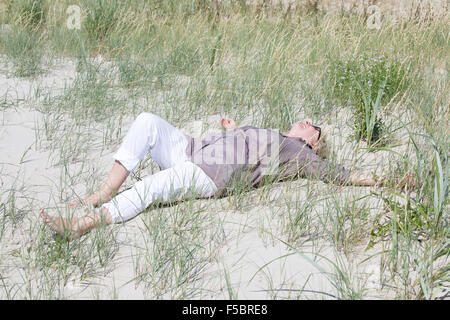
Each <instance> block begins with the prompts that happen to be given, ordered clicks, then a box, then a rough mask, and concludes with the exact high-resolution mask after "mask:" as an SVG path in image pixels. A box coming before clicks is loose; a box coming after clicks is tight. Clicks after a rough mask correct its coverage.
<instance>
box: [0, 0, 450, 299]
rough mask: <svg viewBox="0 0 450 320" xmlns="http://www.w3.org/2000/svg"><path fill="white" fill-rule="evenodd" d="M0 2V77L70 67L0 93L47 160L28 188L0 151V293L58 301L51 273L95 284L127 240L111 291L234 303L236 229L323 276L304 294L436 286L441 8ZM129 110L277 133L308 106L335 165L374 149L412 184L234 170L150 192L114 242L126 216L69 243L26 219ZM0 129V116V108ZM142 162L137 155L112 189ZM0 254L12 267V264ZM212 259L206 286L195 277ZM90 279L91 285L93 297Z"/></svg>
mask: <svg viewBox="0 0 450 320" xmlns="http://www.w3.org/2000/svg"><path fill="white" fill-rule="evenodd" d="M0 4H2V6H0V10H1V11H0V21H1V23H2V26H4V25H8V26H9V27H8V28H6V27H5V28H2V29H0V55H1V63H2V64H3V66H2V67H1V72H0V73H1V76H2V77H4V78H5V79H18V80H20V81H31V80H32V79H38V80H37V81H38V82H39V81H40V80H39V79H42V78H43V77H46V76H48V75H49V74H51V72H52V71H51V70H52V68H53V67H54V65H55V63H56V62H55V61H57V60H58V59H69V60H70V61H72V62H73V63H74V64H75V66H76V72H75V74H74V77H73V79H72V81H71V82H70V83H69V84H67V85H64V87H62V88H60V90H59V91H58V92H57V93H56V92H47V93H45V92H44V86H43V85H42V90H41V89H39V90H37V91H35V94H34V95H33V94H30V96H28V98H27V99H22V98H20V99H19V98H17V99H14V98H11V95H10V93H9V92H8V91H6V92H5V93H4V96H3V97H2V96H0V111H1V112H13V111H12V110H14V109H16V108H17V107H24V106H25V107H26V108H27V109H28V110H33V111H36V112H39V114H40V115H41V118H40V121H37V122H36V125H35V126H36V128H35V129H34V134H35V141H36V144H35V147H34V149H33V150H32V152H36V154H39V153H40V152H41V153H44V152H47V153H48V161H47V162H46V169H45V170H56V171H57V172H58V173H56V174H55V173H52V174H53V175H52V177H50V178H49V179H48V180H47V181H42V182H41V184H40V185H49V186H51V189H52V192H51V194H47V195H45V198H42V197H44V196H42V195H40V196H39V197H41V198H38V196H36V195H35V194H34V193H35V190H39V188H40V185H35V184H32V183H31V182H27V181H26V180H24V179H23V177H22V173H21V171H20V170H16V171H15V169H14V170H12V169H10V168H12V167H13V166H11V165H10V164H9V161H10V160H8V159H6V158H5V159H1V160H0V172H1V173H2V176H3V177H4V178H3V179H4V180H5V184H4V183H3V182H2V184H1V188H2V190H1V191H2V192H1V198H0V200H1V203H0V214H1V217H0V242H1V243H2V246H3V247H4V248H5V249H2V254H1V256H0V262H1V264H2V266H1V267H0V279H1V282H0V296H1V297H5V298H8V299H18V298H19V299H20V298H26V299H65V298H71V297H73V296H71V290H72V289H71V290H69V289H68V286H71V285H72V284H73V283H76V284H78V285H80V284H86V283H88V284H87V286H89V284H90V283H92V287H93V288H97V289H98V288H99V287H95V282H96V280H97V279H103V280H105V278H107V277H108V274H110V273H111V272H112V271H111V270H113V269H114V264H115V263H116V260H117V257H116V252H117V251H119V248H122V247H127V248H128V247H130V248H131V249H130V250H131V251H132V252H133V255H132V256H130V257H128V258H129V260H130V262H131V263H132V264H133V267H132V268H131V269H132V273H133V275H132V276H130V278H129V279H128V282H126V283H125V284H122V285H118V286H117V287H116V284H114V287H113V288H110V292H108V294H111V295H112V296H114V297H122V295H121V294H120V290H121V289H120V288H122V287H124V286H126V285H127V284H130V283H132V284H133V286H134V287H139V288H141V287H142V288H144V289H143V291H145V292H146V294H145V298H150V299H162V298H170V299H189V298H198V297H209V296H211V297H215V298H217V297H221V298H225V299H237V298H243V297H244V295H243V291H242V290H244V289H243V288H244V286H243V285H239V284H236V283H238V281H239V277H240V276H241V275H239V276H237V275H235V274H233V268H232V266H230V264H229V263H224V261H223V260H224V259H226V255H225V257H224V254H223V253H222V252H221V248H223V247H224V246H225V243H227V241H230V242H232V239H237V240H236V241H238V240H239V239H243V238H245V235H246V232H248V230H249V228H250V229H251V228H254V229H255V230H257V232H256V234H257V235H258V237H259V238H258V239H259V240H261V241H262V242H264V243H265V244H267V243H272V244H273V243H277V244H278V245H280V246H283V247H284V248H286V250H288V251H289V254H292V256H293V257H295V256H297V258H300V259H303V260H304V261H306V263H307V264H310V265H311V266H313V268H315V270H316V271H319V273H323V274H324V276H325V278H326V279H328V280H329V282H330V284H331V287H330V288H331V289H330V292H327V294H322V295H321V294H319V295H318V297H320V298H337V299H365V298H369V297H370V298H374V297H375V298H384V297H386V296H387V297H389V298H393V299H435V298H439V297H442V296H445V295H446V294H445V293H442V292H443V290H445V288H447V290H448V282H449V280H450V275H449V271H448V270H449V264H448V255H449V251H448V237H449V226H448V221H449V206H448V205H449V203H448V176H449V174H448V173H449V171H448V170H449V163H448V147H449V140H448V137H449V127H448V123H449V119H450V113H449V105H448V101H450V99H449V98H450V97H449V92H450V90H449V78H448V77H449V76H448V67H449V66H448V61H447V60H448V56H449V55H450V52H449V47H450V46H449V32H448V31H449V28H448V25H447V23H446V20H445V17H447V18H448V12H447V11H445V12H444V15H443V16H440V17H428V16H425V18H418V17H417V16H414V17H410V18H409V19H407V20H404V21H402V22H398V21H390V20H389V19H388V18H386V19H384V20H382V24H381V27H380V28H379V29H371V28H368V27H367V16H364V15H360V14H357V13H350V12H340V13H332V12H326V11H322V10H319V9H318V6H317V5H311V6H310V7H308V8H306V9H305V8H292V7H289V8H288V7H281V8H280V7H278V6H274V7H271V6H263V5H256V6H254V5H249V4H246V2H245V1H239V2H231V3H229V2H217V1H169V0H168V1H159V0H158V1H144V0H133V1H130V2H129V3H128V4H127V6H124V5H123V4H122V2H121V1H102V0H78V1H59V2H53V1H45V0H41V1H31V0H27V1H26V0H21V1H6V2H3V3H0ZM69 5H77V6H78V7H79V8H80V14H81V20H80V21H81V25H80V29H76V28H75V29H70V28H68V27H67V24H66V23H67V19H68V17H69V16H70V17H72V16H71V15H72V14H73V13H68V12H67V8H68V6H69ZM2 79H3V78H2ZM5 81H6V80H5ZM39 85H40V84H38V88H41V87H39ZM2 92H3V91H2ZM30 101H31V102H30ZM141 112H153V113H155V114H157V115H159V116H161V117H163V118H164V119H166V120H167V121H169V122H171V123H172V124H174V125H175V126H177V127H179V128H184V127H186V124H187V123H189V122H193V121H198V120H202V121H203V120H204V119H205V118H207V117H209V116H215V115H221V116H224V115H227V116H229V117H233V118H234V119H235V120H236V122H238V123H242V122H245V124H249V125H254V126H259V127H265V128H272V129H277V130H279V131H280V132H286V131H288V130H289V127H290V125H291V124H292V123H293V122H295V121H300V120H302V119H305V118H307V119H312V121H313V123H317V124H319V125H323V127H324V128H326V129H329V130H330V133H329V134H331V135H335V136H337V135H342V139H341V138H339V137H335V138H336V139H341V140H339V141H340V142H341V143H342V145H344V144H346V145H350V146H351V147H350V148H340V147H339V146H331V154H330V160H331V161H338V160H345V165H346V166H347V167H349V168H350V169H356V168H357V169H362V170H365V165H366V164H365V163H364V159H367V158H368V157H373V158H375V159H376V158H377V157H378V158H380V159H388V158H389V161H384V162H383V161H381V160H380V161H379V162H378V168H377V170H381V172H384V173H386V174H388V175H391V176H397V177H402V176H405V175H407V174H412V175H413V176H414V177H415V178H416V179H417V181H418V182H419V186H418V187H417V188H415V189H411V187H407V188H406V189H400V188H399V186H396V185H395V184H394V183H393V184H392V185H390V186H386V187H383V188H379V189H370V188H364V187H363V188H361V187H351V186H350V187H337V186H327V185H325V184H323V183H322V182H317V181H306V180H303V179H297V180H293V181H283V182H279V181H268V182H267V184H265V185H264V186H262V187H260V188H257V189H256V190H249V188H248V186H247V185H246V184H245V183H239V181H238V182H236V183H235V185H234V192H233V193H232V194H231V195H230V196H228V197H224V198H221V199H214V200H211V199H208V200H199V199H194V198H192V197H191V198H189V199H188V200H186V201H185V202H176V203H173V204H172V205H161V206H160V205H159V204H155V205H152V206H151V207H150V208H149V209H147V210H146V211H145V212H144V213H142V215H141V216H140V217H138V218H136V219H135V220H133V221H131V225H132V226H133V227H129V228H130V230H134V231H133V232H135V233H136V234H137V237H138V238H139V239H138V240H135V241H132V242H129V243H127V242H125V241H124V240H123V238H122V235H121V234H120V230H122V228H128V227H126V226H125V227H122V226H120V225H119V226H114V227H102V228H99V229H98V230H95V231H94V232H91V233H90V234H88V235H86V236H84V237H82V238H81V239H78V240H76V241H72V242H68V241H65V240H64V239H55V238H52V234H51V232H50V231H49V230H47V229H46V228H43V226H42V225H41V224H40V222H38V219H37V214H36V213H37V212H38V207H40V206H47V207H53V206H56V205H55V204H58V203H59V204H60V203H61V202H63V203H64V202H67V201H68V199H75V198H77V199H80V198H82V197H83V196H84V194H83V193H86V194H87V193H89V192H93V191H95V190H96V189H98V187H99V186H100V185H101V183H102V181H103V179H104V178H105V174H106V173H107V171H108V169H109V168H110V166H111V165H112V162H107V161H105V160H104V159H105V155H106V157H109V158H108V159H110V158H111V157H110V154H111V153H112V150H113V149H114V148H116V147H117V146H118V145H119V143H120V140H121V138H123V136H124V134H125V133H126V130H127V129H128V125H129V124H130V121H132V120H133V119H134V118H135V117H136V116H137V115H138V114H139V113H141ZM342 119H347V120H345V121H344V120H342ZM1 125H2V126H4V127H5V128H7V126H6V125H7V123H5V121H4V122H3V123H1ZM217 129H218V130H220V129H219V124H217ZM336 139H335V141H336ZM47 153H46V155H47ZM22 158H24V159H25V158H26V157H25V156H23V157H22ZM386 162H387V163H386ZM26 163H27V161H25V160H23V161H22V160H21V161H19V162H18V163H16V164H15V165H17V166H22V165H24V164H26ZM105 163H106V164H105ZM7 170H9V171H7ZM43 170H44V169H43ZM156 170H158V168H157V166H155V163H153V162H152V160H151V159H146V161H145V164H144V163H143V164H142V165H141V166H140V167H139V168H138V170H137V171H136V173H135V174H134V175H133V176H132V177H131V181H129V182H128V185H127V186H129V185H130V184H132V183H133V182H136V181H137V180H139V179H140V178H141V177H143V176H145V175H146V174H149V173H152V172H155V171H156ZM367 170H372V169H367ZM49 172H50V171H49ZM51 172H53V171H51ZM377 172H378V171H377ZM6 173H7V174H6ZM2 181H3V180H2ZM5 185H6V186H5ZM127 186H125V187H127ZM125 187H124V188H125ZM63 211H64V210H63ZM224 212H225V213H226V214H224ZM58 214H61V215H64V212H58ZM255 214H256V215H257V218H254V215H255ZM258 215H259V217H258ZM244 218H246V219H244ZM247 218H248V220H247ZM235 221H239V223H236V222H235ZM240 223H242V224H241V225H239V224H240ZM230 225H237V227H236V229H235V232H236V234H235V238H232V239H227V237H226V236H225V231H224V228H228V227H229V226H230ZM135 229H137V230H135ZM126 230H128V229H126ZM236 230H237V231H236ZM19 234H20V235H21V237H22V238H20V239H19V240H17V239H18V237H19ZM17 243H20V244H21V245H20V246H18V245H17ZM328 246H329V247H331V248H332V249H333V250H331V252H332V253H331V256H328V257H327V259H324V260H321V262H318V261H316V260H310V258H309V256H308V255H306V253H305V252H306V249H305V248H306V247H307V248H308V250H309V249H310V247H312V248H313V249H311V250H310V251H308V252H313V253H314V252H315V253H317V255H318V256H320V255H321V248H322V247H328ZM10 248H13V249H10ZM231 248H234V247H233V246H232V247H231ZM230 250H231V249H230ZM361 255H366V256H367V255H368V256H369V257H368V258H367V257H366V258H360V256H361ZM8 259H11V261H14V264H15V265H18V266H20V268H14V270H13V268H12V267H11V266H10V264H9V263H8V264H6V262H5V261H8ZM361 260H364V261H365V262H367V261H369V262H370V261H372V260H373V261H376V265H377V268H376V270H377V272H379V275H378V276H377V277H375V278H374V279H375V280H376V281H375V282H376V285H375V289H374V290H373V291H370V290H366V289H365V288H364V283H365V281H366V280H367V279H364V277H363V278H358V277H357V274H358V272H359V271H358V270H357V269H358V266H359V263H360V264H361V265H362V264H363V263H362V262H361ZM274 261H275V260H274ZM322 263H323V265H322ZM374 263H375V262H374ZM269 266H270V264H268V265H267V268H261V270H260V272H259V273H257V275H258V276H260V275H261V276H262V278H259V279H260V280H259V281H261V283H262V284H263V285H264V286H266V287H265V288H263V290H265V291H264V292H266V293H267V296H268V297H270V298H276V299H278V298H289V299H292V298H304V297H309V294H310V293H311V291H312V290H311V288H309V284H310V283H312V282H311V281H312V280H310V277H308V276H307V275H305V279H307V280H305V281H303V282H301V283H300V282H299V283H297V282H295V281H294V280H292V282H290V284H289V285H288V284H284V283H281V284H280V283H278V282H277V280H276V279H278V278H277V277H276V276H275V275H274V274H273V271H269V269H268V268H269ZM326 266H328V269H327V267H326ZM260 267H261V266H258V267H257V269H256V270H259V269H258V268H260ZM212 270H215V271H217V277H219V280H217V283H220V286H219V287H220V288H216V289H214V288H212V287H211V285H210V282H209V281H210V278H211V277H212V276H211V273H212ZM255 279H256V278H255ZM371 279H372V278H371ZM255 282H256V280H255V281H252V283H255ZM97 289H92V290H93V292H94V293H95V292H96V291H95V290H97ZM98 290H100V291H99V292H97V293H95V294H94V293H93V295H94V296H97V295H98V297H100V298H101V297H104V295H105V293H104V292H103V291H101V289H98ZM72 291H73V290H72ZM244 291H245V290H244ZM447 295H448V293H447ZM313 297H317V296H313Z"/></svg>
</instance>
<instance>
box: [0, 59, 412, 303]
mask: <svg viewBox="0 0 450 320" xmlns="http://www.w3.org/2000/svg"><path fill="white" fill-rule="evenodd" d="M75 76H76V71H75V64H74V62H73V61H71V60H65V61H62V62H60V63H59V64H57V65H56V66H55V67H53V68H52V70H50V71H49V72H47V73H45V74H43V75H41V76H40V77H38V78H37V79H35V80H29V79H17V78H10V77H6V76H5V75H3V74H1V73H0V100H1V99H6V101H9V102H15V101H19V102H18V103H17V104H14V105H13V106H10V107H7V108H3V109H2V110H0V170H1V175H0V187H1V197H2V198H1V201H2V202H7V199H8V196H9V195H10V190H11V189H12V188H13V189H15V190H17V191H16V193H15V197H16V202H15V203H14V205H15V207H16V209H17V210H18V212H22V214H23V217H22V219H21V221H20V222H19V223H18V225H17V226H16V227H15V228H13V227H12V225H11V224H7V225H6V229H5V231H4V234H3V238H2V239H1V243H2V245H1V249H0V274H1V275H0V276H1V277H2V278H3V279H4V284H6V288H5V287H4V288H3V289H2V290H0V298H2V299H3V298H8V294H7V292H9V295H11V297H13V298H23V297H27V286H28V288H30V291H31V292H32V293H34V297H37V298H39V296H37V295H38V293H39V292H41V291H42V290H44V289H45V290H47V292H48V291H50V289H49V288H46V286H49V285H48V284H47V285H45V283H46V282H45V281H44V280H43V276H42V274H44V271H43V270H34V269H32V268H30V267H28V266H27V263H26V259H25V258H24V257H26V256H32V255H33V252H31V253H30V252H27V248H30V247H33V246H32V244H33V242H34V241H37V239H36V236H37V233H38V231H39V228H40V227H42V222H41V221H40V219H39V216H38V210H39V208H40V207H48V206H52V205H55V203H57V202H58V198H59V196H60V195H61V194H62V195H63V197H66V198H67V201H70V200H73V198H74V195H78V196H80V197H81V196H83V195H85V194H86V193H87V192H88V186H86V185H84V184H83V183H82V181H78V182H77V183H76V184H75V185H72V186H69V185H67V183H68V182H70V179H68V178H67V177H66V178H64V175H63V172H64V168H63V166H62V165H61V164H59V165H55V158H54V154H53V151H52V150H51V142H48V141H45V139H44V138H43V137H42V124H43V121H44V120H43V117H44V116H43V114H42V113H40V112H39V111H37V110H36V107H37V106H39V97H42V96H44V95H45V93H50V94H55V95H56V94H58V92H60V91H59V90H62V89H63V88H64V86H69V85H70V84H71V82H72V81H73V79H74V78H75ZM36 88H39V90H40V91H39V92H40V94H39V95H38V96H36V94H35V93H36ZM338 112H339V111H337V113H336V115H334V116H333V115H331V117H330V119H329V120H330V121H329V124H325V125H324V129H325V130H327V131H328V132H330V133H331V136H333V141H332V142H333V145H334V146H335V149H334V152H335V154H336V155H337V156H338V157H339V159H341V160H342V162H343V163H344V164H345V165H351V162H352V158H353V156H354V150H355V146H354V145H353V144H352V143H351V142H349V141H348V139H347V137H348V136H349V132H350V131H349V130H350V129H348V128H346V127H345V124H346V121H348V120H349V118H342V117H341V116H339V117H338ZM347 114H348V113H347ZM339 115H342V113H339ZM299 116H301V115H299ZM219 117H220V115H218V116H214V117H210V118H208V119H207V121H206V126H205V128H204V130H203V132H205V131H208V130H213V128H214V126H217V124H218V121H217V120H218V118H219ZM132 120H133V119H132V118H131V117H127V118H126V119H125V120H124V126H123V128H124V130H126V128H128V126H129V124H130V123H131V121H132ZM66 121H70V119H66ZM203 124H205V123H203ZM39 128H40V129H39ZM198 128H199V126H198V124H196V123H193V124H189V125H186V127H184V128H182V130H184V131H185V132H186V133H190V134H193V135H197V136H198V135H199V134H201V131H200V132H199V130H198ZM38 129H39V130H41V131H39V130H38ZM97 129H98V130H101V126H100V125H99V126H98V128H97ZM196 130H197V131H196ZM125 133H126V132H122V136H123V135H124V134H125ZM62 134H63V133H62ZM101 139H102V136H101V133H98V132H97V135H95V134H94V135H92V140H91V141H90V142H91V143H93V144H94V145H95V143H99V144H100V145H101ZM38 142H40V144H39V143H38ZM118 143H119V141H118ZM406 147H407V146H406V145H405V146H402V147H400V148H406ZM399 151H400V150H399ZM113 152H114V146H112V147H111V148H109V149H107V150H103V149H95V148H93V149H92V150H90V153H89V154H88V157H87V159H86V167H83V168H84V169H82V170H84V171H83V172H84V173H85V174H86V172H92V177H93V178H94V179H96V180H95V181H97V182H96V185H97V186H99V185H100V184H101V183H102V179H104V178H105V176H106V174H107V172H108V171H109V169H110V167H111V165H112V158H111V156H112V154H113ZM344 160H345V161H344ZM369 160H370V161H371V162H372V164H371V165H372V166H373V168H375V169H378V168H383V167H385V165H386V164H387V163H388V162H389V161H390V154H389V153H381V152H380V153H377V154H376V155H375V154H368V155H366V156H364V158H363V160H359V161H358V162H357V163H356V166H358V165H360V164H361V163H363V162H364V161H369ZM68 166H69V172H72V173H73V172H76V171H77V170H80V168H81V167H80V166H81V163H80V162H75V163H71V164H69V165H68ZM132 183H133V180H132V179H129V180H128V181H127V185H128V186H129V185H131V184H132ZM306 184H307V181H306V180H302V179H299V180H298V181H296V182H294V183H293V184H292V185H291V187H290V188H291V189H290V190H296V192H295V193H293V194H292V196H293V197H296V198H297V201H304V199H305V197H306V189H307V188H306ZM314 187H315V188H317V190H319V191H320V190H322V191H321V192H322V193H323V192H325V193H326V192H327V190H331V189H328V188H329V187H328V186H326V185H325V184H323V183H321V182H316V183H315V184H314ZM285 189H286V186H285V184H282V183H279V184H277V185H276V186H275V187H274V188H273V190H272V191H271V192H270V197H271V199H272V201H271V203H270V206H269V205H268V204H261V203H258V197H257V194H258V192H257V191H253V192H250V193H249V194H248V195H246V197H245V198H246V199H245V200H246V201H245V203H248V201H250V200H248V199H251V198H254V199H255V201H254V202H253V206H250V207H245V208H242V209H240V210H239V211H234V210H232V209H230V207H228V209H226V210H224V209H223V207H227V206H228V205H227V203H228V199H227V198H224V199H220V200H215V201H213V202H209V200H198V201H197V202H196V203H197V205H202V204H203V205H205V204H208V206H207V208H208V209H207V210H208V215H210V216H211V217H212V218H213V219H216V220H215V221H217V224H220V223H222V225H221V226H220V227H218V230H221V232H222V233H221V234H222V235H221V237H222V241H220V242H219V244H220V246H219V247H217V248H215V247H214V248H213V251H214V257H213V258H212V259H211V261H210V262H209V263H207V264H206V266H205V268H204V269H203V270H202V272H201V273H200V276H199V279H198V280H197V281H196V282H195V285H196V286H198V287H199V288H202V290H197V291H196V293H195V295H194V296H193V298H200V299H206V298H212V299H228V298H229V290H231V291H232V292H233V294H234V295H235V296H236V297H238V298H239V299H271V298H296V297H297V296H300V298H314V299H331V298H334V297H336V295H337V292H336V289H335V288H334V287H333V284H332V281H336V278H335V276H336V269H335V268H334V266H333V264H332V263H331V262H330V261H332V262H333V263H335V264H337V265H338V266H339V268H340V269H341V270H346V271H347V272H348V275H349V276H350V278H351V283H352V285H353V287H354V288H359V289H361V288H366V289H367V290H368V291H366V293H365V298H386V297H392V292H384V291H382V290H381V288H380V281H379V277H377V276H374V274H375V275H376V273H377V272H378V271H379V268H380V261H379V260H380V257H379V255H375V253H377V252H379V251H380V250H381V249H382V248H381V247H380V244H377V245H376V246H375V247H374V248H372V249H371V250H369V251H367V252H364V248H365V245H366V244H367V243H363V244H361V245H359V246H356V247H354V248H352V252H351V253H348V254H347V255H344V254H343V253H342V252H339V251H336V249H335V246H334V245H333V243H332V242H330V239H327V238H326V237H324V235H318V236H317V237H308V236H305V237H304V238H303V240H302V241H300V243H301V246H299V247H297V249H298V252H295V251H293V250H290V249H289V248H288V247H287V246H286V245H285V244H283V243H282V242H281V241H280V240H279V239H282V240H285V236H284V235H283V234H282V227H281V226H282V223H281V222H282V221H283V219H282V218H283V216H282V215H283V210H281V211H279V212H278V213H277V212H273V205H274V204H275V203H277V201H278V202H279V204H280V207H281V208H282V204H283V201H282V199H283V197H286V194H285V191H284V190H285ZM324 190H325V191H324ZM338 192H339V193H340V194H341V195H342V198H345V197H349V198H351V199H357V198H358V197H360V196H362V195H367V194H369V193H370V188H354V187H346V188H341V189H339V191H338ZM365 201H366V202H365V204H367V205H370V207H371V210H372V211H373V214H377V213H379V212H380V210H381V204H380V202H379V200H376V199H375V198H374V197H370V198H368V199H367V200H365ZM169 210H170V208H169V209H164V210H163V211H162V212H166V211H169ZM315 210H317V212H316V214H317V216H316V218H315V219H319V218H320V216H321V214H322V213H321V212H322V211H323V210H322V211H321V209H320V207H318V208H316V209H315ZM323 212H324V211H323ZM153 213H154V212H153V211H149V212H146V213H145V215H141V216H139V217H137V218H136V219H134V220H132V221H129V222H127V223H125V224H123V225H114V226H111V227H110V228H112V230H115V232H116V236H117V238H116V241H115V247H114V248H113V249H114V251H115V255H114V258H113V260H112V262H110V263H109V264H108V266H107V267H106V269H103V268H99V270H98V273H97V274H95V275H93V276H91V277H87V278H86V279H80V278H79V277H78V275H77V274H74V275H70V276H69V281H68V282H67V284H66V285H65V286H63V287H62V288H58V290H60V291H58V293H54V294H55V295H56V296H58V297H61V296H62V297H64V298H70V299H91V298H101V299H110V298H119V299H143V298H150V299H151V298H153V296H152V295H151V294H149V292H151V291H149V290H148V288H146V287H145V285H144V284H143V283H142V282H141V283H139V282H137V281H136V280H135V277H136V271H135V270H136V265H135V262H136V256H137V255H139V254H142V249H139V247H141V248H145V245H146V237H145V236H143V232H144V231H145V223H144V222H145V221H146V220H147V219H146V217H147V218H148V215H152V214H153ZM319 220H320V219H319ZM319 220H317V221H319ZM317 223H319V222H317ZM90 236H91V235H87V236H86V237H90ZM277 238H278V239H277ZM147 244H148V243H147ZM148 245H149V244H148ZM150 250H151V248H150ZM371 256H373V257H372V258H371V259H368V260H367V261H366V262H365V263H360V262H361V261H363V260H364V259H366V258H368V257H371ZM280 257H281V258H280ZM312 261H314V263H313V262H312ZM324 271H326V272H329V274H325V273H324ZM52 272H53V271H52V270H50V269H49V270H46V273H47V274H48V276H49V277H52V274H53V273H52ZM227 275H228V277H229V281H228V283H227V281H226V278H227ZM48 283H50V284H51V283H53V282H51V281H50V282H48ZM59 283H61V282H59ZM0 286H1V284H0ZM40 290H41V291H40ZM55 290H56V288H55ZM302 290H303V292H302V293H301V291H302ZM61 292H62V293H61ZM300 293H301V295H300ZM32 295H33V294H32ZM40 298H43V299H46V298H48V297H47V296H42V297H40ZM162 298H172V296H171V295H170V293H169V294H165V295H162Z"/></svg>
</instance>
